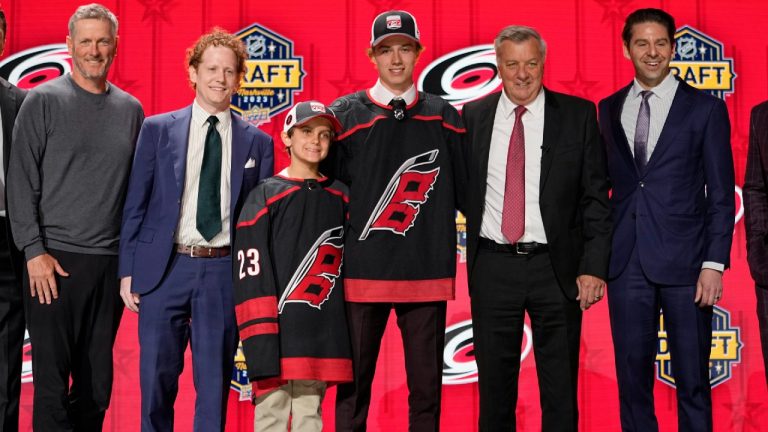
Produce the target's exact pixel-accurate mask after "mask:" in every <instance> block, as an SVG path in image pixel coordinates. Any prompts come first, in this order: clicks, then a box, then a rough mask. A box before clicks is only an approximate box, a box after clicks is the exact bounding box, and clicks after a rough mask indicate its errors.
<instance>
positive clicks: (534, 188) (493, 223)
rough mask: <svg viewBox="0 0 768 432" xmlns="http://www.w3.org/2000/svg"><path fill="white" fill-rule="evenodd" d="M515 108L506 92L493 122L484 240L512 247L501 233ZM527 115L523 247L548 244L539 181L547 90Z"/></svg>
mask: <svg viewBox="0 0 768 432" xmlns="http://www.w3.org/2000/svg"><path fill="white" fill-rule="evenodd" d="M516 107H517V105H515V104H514V103H513V102H512V101H511V100H509V98H508V97H507V95H506V94H505V93H504V92H503V91H502V92H501V97H500V98H499V104H498V105H497V107H496V117H494V119H493V133H492V134H491V148H490V151H489V153H488V176H487V180H486V182H487V187H486V190H485V209H484V211H483V218H482V220H483V222H482V224H481V226H480V236H482V237H485V238H487V239H490V240H493V241H495V242H496V243H509V240H507V239H506V237H504V234H502V233H501V212H502V209H503V207H504V188H505V185H506V177H507V153H508V152H509V139H510V136H511V135H512V128H513V127H514V124H515V108H516ZM525 108H526V110H527V111H525V112H524V113H523V118H522V122H523V129H524V132H525V231H524V232H523V236H522V237H521V238H520V239H519V240H518V242H520V243H527V242H537V243H546V242H547V236H546V234H545V232H544V222H543V221H542V219H541V209H540V208H539V181H540V180H541V146H542V144H543V142H544V89H542V90H541V91H540V92H539V95H538V96H536V99H534V100H533V102H531V103H530V104H529V105H526V107H525Z"/></svg>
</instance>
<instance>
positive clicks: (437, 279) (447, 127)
mask: <svg viewBox="0 0 768 432" xmlns="http://www.w3.org/2000/svg"><path fill="white" fill-rule="evenodd" d="M331 108H332V109H333V111H334V112H335V113H336V115H337V117H338V118H339V120H340V121H341V123H342V124H343V125H344V130H345V131H344V132H343V133H342V134H340V135H339V137H338V140H339V142H338V143H336V144H334V146H332V147H331V155H330V156H329V157H328V159H327V161H328V163H327V164H326V165H324V169H325V167H327V169H328V170H329V172H332V173H333V175H334V176H336V178H338V179H339V180H341V181H342V182H344V183H345V184H347V185H349V188H350V207H349V225H348V230H347V237H346V243H345V245H346V248H345V258H344V284H345V294H346V297H347V300H349V301H355V302H422V301H438V300H449V299H453V297H454V290H455V273H456V222H455V209H456V208H457V199H458V198H460V196H461V195H460V193H459V190H458V185H460V184H462V183H461V182H462V181H463V178H464V176H465V175H466V174H465V168H464V163H463V159H462V153H461V149H460V146H461V134H463V133H464V132H465V130H464V127H463V124H462V122H461V118H460V117H459V114H458V112H457V111H456V109H454V108H453V107H452V106H451V105H450V104H448V103H447V102H445V101H444V100H443V99H441V98H440V97H437V96H434V95H430V94H427V93H422V92H419V93H418V95H417V97H416V100H414V102H413V103H411V104H410V105H409V106H408V107H406V117H405V118H404V119H403V120H397V119H395V118H394V116H393V112H392V108H391V107H389V106H382V105H379V104H377V103H376V102H375V101H374V100H373V99H372V98H371V97H370V96H369V95H368V94H367V92H365V91H361V92H358V93H354V94H351V95H348V96H344V97H342V98H339V99H337V100H336V101H335V102H334V103H333V104H332V105H331Z"/></svg>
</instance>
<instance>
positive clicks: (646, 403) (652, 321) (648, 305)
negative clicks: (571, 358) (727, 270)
mask: <svg viewBox="0 0 768 432" xmlns="http://www.w3.org/2000/svg"><path fill="white" fill-rule="evenodd" d="M695 296H696V286H695V285H684V286H669V285H660V284H656V283H653V282H652V281H650V280H648V278H647V277H646V276H645V274H644V273H643V270H642V267H641V264H640V260H639V259H638V255H637V250H635V251H633V252H632V255H631V257H630V259H629V262H628V263H627V267H626V269H625V270H624V271H623V272H622V273H621V274H620V275H619V276H618V277H617V278H616V279H615V280H612V281H609V282H608V306H609V312H610V319H611V332H612V334H613V345H614V354H615V360H616V379H617V381H618V384H619V406H620V416H621V428H622V430H623V431H625V432H653V431H658V430H659V425H658V421H657V420H656V415H655V412H654V404H653V385H654V383H655V376H654V362H655V360H656V352H657V349H658V331H659V311H660V310H663V312H664V329H665V330H666V333H667V342H668V346H669V352H670V360H671V362H672V368H673V370H674V378H675V386H676V389H677V411H678V412H677V417H678V430H679V431H680V432H707V431H711V430H712V397H711V387H710V384H709V354H710V352H711V350H712V345H711V344H712V307H704V308H700V307H699V306H697V305H696V304H695V303H694V298H695Z"/></svg>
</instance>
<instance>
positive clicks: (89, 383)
mask: <svg viewBox="0 0 768 432" xmlns="http://www.w3.org/2000/svg"><path fill="white" fill-rule="evenodd" d="M48 253H49V254H50V255H51V256H53V257H54V258H56V260H58V262H59V264H60V265H61V267H62V268H63V269H64V270H65V271H66V272H68V273H69V276H68V277H60V276H58V275H57V276H56V285H57V287H58V292H59V298H58V299H54V300H52V301H51V304H41V303H40V302H39V300H38V297H31V295H30V291H29V276H28V275H27V274H26V271H25V274H24V281H23V282H24V292H23V293H24V295H23V297H24V305H25V307H26V316H27V325H28V326H29V334H30V337H31V342H32V374H33V380H34V402H33V403H34V411H33V414H32V425H33V428H34V430H35V431H46V432H47V431H78V432H81V431H82V432H85V431H94V432H95V431H101V428H102V425H103V423H104V415H105V414H106V411H107V408H108V407H109V400H110V397H111V395H112V376H113V375H112V374H113V372H112V347H113V345H114V342H115V336H116V335H117V328H118V326H119V324H120V318H121V317H122V313H123V307H124V306H123V302H122V300H121V299H120V285H119V282H118V279H117V255H88V254H82V253H72V252H64V251H58V250H54V249H49V250H48ZM70 378H71V385H70Z"/></svg>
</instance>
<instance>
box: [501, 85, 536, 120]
mask: <svg viewBox="0 0 768 432" xmlns="http://www.w3.org/2000/svg"><path fill="white" fill-rule="evenodd" d="M499 104H500V105H501V109H502V114H504V118H507V119H508V118H510V117H512V114H514V112H515V108H517V104H516V103H514V102H512V101H511V100H509V97H508V96H507V94H506V93H505V92H504V91H503V90H502V92H501V99H500V100H499ZM525 109H526V110H527V111H528V113H530V115H532V116H534V117H539V116H542V115H543V114H544V87H542V88H541V90H539V94H538V95H536V99H534V100H533V102H531V103H529V104H528V105H526V106H525Z"/></svg>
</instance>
